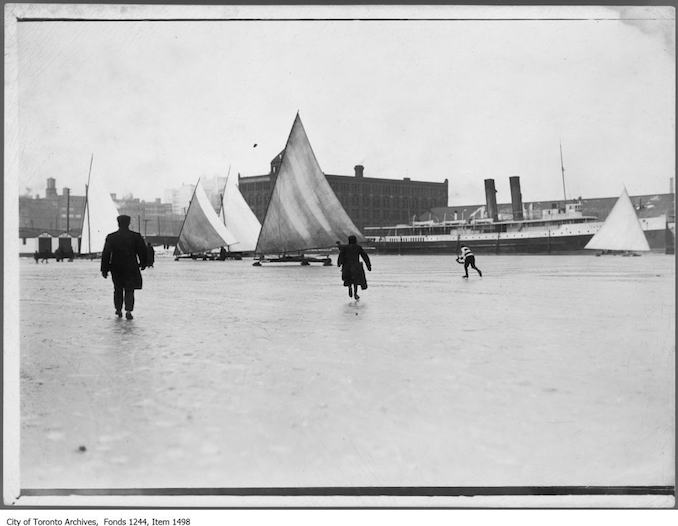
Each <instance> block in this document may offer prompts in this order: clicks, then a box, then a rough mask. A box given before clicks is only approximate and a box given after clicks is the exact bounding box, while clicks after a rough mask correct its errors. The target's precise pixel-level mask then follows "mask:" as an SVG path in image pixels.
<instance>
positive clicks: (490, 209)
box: [485, 179, 499, 221]
mask: <svg viewBox="0 0 678 526" xmlns="http://www.w3.org/2000/svg"><path fill="white" fill-rule="evenodd" d="M485 202H486V203H487V217H489V218H491V219H492V221H498V220H499V216H498V215H497V190H495V188H494V179H485Z"/></svg>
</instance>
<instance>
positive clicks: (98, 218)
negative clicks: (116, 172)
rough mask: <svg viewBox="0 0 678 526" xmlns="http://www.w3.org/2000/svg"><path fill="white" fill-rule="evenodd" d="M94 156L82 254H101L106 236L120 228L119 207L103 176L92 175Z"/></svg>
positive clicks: (87, 192) (81, 239) (89, 179)
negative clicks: (103, 181)
mask: <svg viewBox="0 0 678 526" xmlns="http://www.w3.org/2000/svg"><path fill="white" fill-rule="evenodd" d="M93 162H94V156H92V158H91V159H90V170H89V176H88V178H87V189H86V191H85V211H84V214H83V216H82V234H81V236H80V254H99V253H101V252H103V250H104V243H105V242H106V236H107V235H108V234H110V233H111V232H115V231H116V230H117V229H118V221H117V218H118V209H117V208H116V206H115V203H114V202H113V198H112V197H111V194H109V193H108V191H107V190H106V189H105V188H104V184H103V183H102V182H101V177H93V176H92V164H93Z"/></svg>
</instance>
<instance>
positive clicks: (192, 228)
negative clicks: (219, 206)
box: [174, 180, 238, 255]
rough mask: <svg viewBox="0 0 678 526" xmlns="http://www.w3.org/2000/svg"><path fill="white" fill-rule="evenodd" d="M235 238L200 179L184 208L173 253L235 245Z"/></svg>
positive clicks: (202, 250) (198, 251)
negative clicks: (220, 216)
mask: <svg viewBox="0 0 678 526" xmlns="http://www.w3.org/2000/svg"><path fill="white" fill-rule="evenodd" d="M237 243H238V241H237V239H236V238H235V237H234V236H233V234H232V233H231V232H230V231H229V230H228V228H226V225H224V224H223V223H222V222H221V221H220V220H219V216H217V213H216V212H215V211H214V208H213V207H212V204H211V203H210V201H209V198H208V197H207V194H206V193H205V189H204V188H203V186H202V183H201V182H200V180H198V183H197V184H196V185H195V191H194V192H193V197H192V198H191V202H190V204H189V205H188V210H186V218H185V219H184V224H183V225H182V227H181V232H179V241H178V242H177V246H176V249H175V251H174V254H175V255H179V254H195V253H200V252H206V251H208V250H213V249H215V248H220V247H226V246H237Z"/></svg>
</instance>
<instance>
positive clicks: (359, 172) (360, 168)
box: [353, 164, 365, 177]
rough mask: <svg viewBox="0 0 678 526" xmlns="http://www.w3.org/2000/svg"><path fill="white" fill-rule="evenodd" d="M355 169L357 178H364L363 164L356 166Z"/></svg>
mask: <svg viewBox="0 0 678 526" xmlns="http://www.w3.org/2000/svg"><path fill="white" fill-rule="evenodd" d="M353 169H354V170H355V176H356V177H362V176H363V170H365V167H364V166H363V165H362V164H356V165H355V166H354V167H353Z"/></svg>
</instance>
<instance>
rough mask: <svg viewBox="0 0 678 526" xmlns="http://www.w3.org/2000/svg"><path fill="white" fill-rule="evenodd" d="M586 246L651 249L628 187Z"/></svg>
mask: <svg viewBox="0 0 678 526" xmlns="http://www.w3.org/2000/svg"><path fill="white" fill-rule="evenodd" d="M584 248H589V249H597V250H627V251H631V250H635V251H641V250H650V245H649V244H648V242H647V238H646V237H645V233H644V232H643V229H642V227H641V226H640V221H638V216H637V215H636V211H635V209H634V208H633V203H631V199H630V198H629V194H628V193H627V192H626V188H624V191H623V192H622V194H621V195H620V196H619V199H617V202H616V203H615V204H614V207H612V210H611V211H610V213H609V214H608V216H607V218H606V219H605V222H604V223H603V226H601V227H600V230H598V232H597V233H596V234H595V235H594V236H593V237H592V238H591V240H590V241H589V242H588V243H587V245H586V246H585V247H584Z"/></svg>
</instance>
